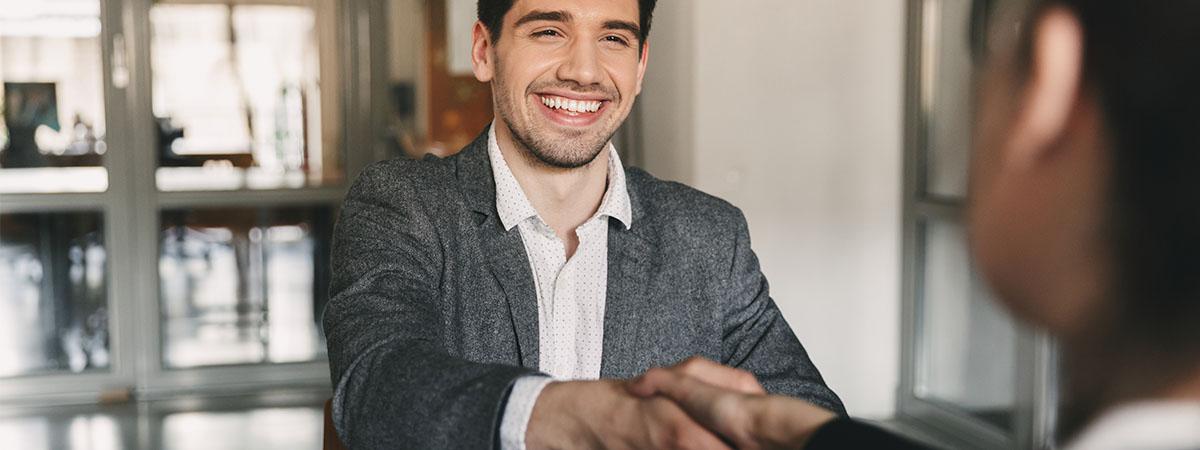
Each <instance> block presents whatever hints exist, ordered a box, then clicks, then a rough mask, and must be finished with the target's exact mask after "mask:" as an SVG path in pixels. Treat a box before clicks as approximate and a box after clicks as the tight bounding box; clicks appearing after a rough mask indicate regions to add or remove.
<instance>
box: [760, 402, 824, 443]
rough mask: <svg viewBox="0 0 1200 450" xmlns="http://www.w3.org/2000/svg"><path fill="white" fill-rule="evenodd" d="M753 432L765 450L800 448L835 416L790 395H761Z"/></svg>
mask: <svg viewBox="0 0 1200 450" xmlns="http://www.w3.org/2000/svg"><path fill="white" fill-rule="evenodd" d="M757 401H758V403H759V404H757V405H754V406H755V407H754V408H753V409H752V410H753V411H755V412H756V413H757V418H756V420H755V421H754V424H755V435H756V436H759V437H760V439H761V442H762V446H763V448H766V449H801V448H804V446H805V445H807V444H808V441H809V439H810V438H812V436H813V434H815V433H816V431H817V430H818V429H819V428H821V427H822V426H824V425H825V424H827V423H829V422H830V421H832V420H833V419H836V418H837V415H835V414H833V413H831V412H829V411H826V410H824V409H821V408H819V407H816V406H812V405H809V404H808V403H806V402H804V401H801V400H796V399H792V398H782V397H760V398H759V399H758V400H757Z"/></svg>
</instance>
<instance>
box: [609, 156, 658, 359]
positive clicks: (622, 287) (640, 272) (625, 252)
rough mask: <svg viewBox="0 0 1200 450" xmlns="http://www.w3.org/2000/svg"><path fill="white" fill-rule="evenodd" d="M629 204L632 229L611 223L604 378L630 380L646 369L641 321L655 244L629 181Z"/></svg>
mask: <svg viewBox="0 0 1200 450" xmlns="http://www.w3.org/2000/svg"><path fill="white" fill-rule="evenodd" d="M626 183H627V185H628V186H629V200H630V204H631V206H632V209H633V223H632V228H631V229H628V230H626V229H625V227H624V226H623V225H622V224H621V222H620V221H619V220H616V219H609V228H608V293H607V294H606V297H607V298H606V299H605V305H604V350H603V351H604V355H603V358H604V359H603V362H602V363H601V364H600V377H601V378H628V377H632V376H635V375H638V374H640V373H641V372H642V371H643V370H645V369H646V367H645V366H646V362H645V358H643V357H642V356H643V355H644V352H642V351H641V349H639V348H638V343H639V342H640V341H641V339H640V333H641V320H642V311H643V310H644V308H645V306H646V304H647V302H648V301H649V298H648V296H647V292H648V289H649V286H648V284H649V283H648V282H647V281H648V279H649V274H650V269H651V267H653V261H652V260H651V258H652V257H653V256H654V254H655V252H654V248H655V245H654V240H653V239H652V237H651V236H648V235H647V234H646V233H644V230H647V229H648V228H647V227H646V223H645V220H646V219H645V217H643V214H642V213H641V212H642V210H641V208H640V205H639V203H638V201H637V195H636V192H634V185H633V184H632V183H630V182H629V181H628V180H627V181H626Z"/></svg>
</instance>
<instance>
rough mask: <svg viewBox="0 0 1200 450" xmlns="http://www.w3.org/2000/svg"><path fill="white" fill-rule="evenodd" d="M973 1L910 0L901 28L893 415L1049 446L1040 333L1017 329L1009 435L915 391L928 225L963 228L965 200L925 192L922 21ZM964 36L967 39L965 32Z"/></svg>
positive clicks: (974, 437)
mask: <svg viewBox="0 0 1200 450" xmlns="http://www.w3.org/2000/svg"><path fill="white" fill-rule="evenodd" d="M952 1H971V0H908V1H907V31H906V40H905V41H906V44H905V45H906V55H907V56H906V73H907V75H906V81H905V84H906V99H905V125H904V127H905V141H904V185H903V190H904V206H903V230H902V246H903V250H902V251H903V260H902V264H901V265H902V275H901V286H902V295H901V297H902V307H901V311H902V320H901V322H902V323H901V364H900V367H901V373H900V386H899V390H898V392H897V405H896V410H897V414H896V415H897V419H898V420H899V421H901V422H902V423H905V424H910V425H912V426H915V427H917V428H919V429H921V430H924V431H927V432H929V433H931V434H933V435H935V436H938V437H940V438H942V439H945V440H946V441H948V442H955V443H957V444H960V445H963V446H967V447H972V448H985V449H991V448H995V449H1001V448H1047V449H1048V448H1053V429H1054V420H1055V408H1056V405H1057V395H1058V390H1057V385H1056V380H1057V365H1056V358H1057V356H1056V349H1055V346H1054V343H1053V342H1052V340H1051V339H1050V338H1049V337H1048V336H1046V335H1045V334H1043V333H1040V332H1036V331H1034V330H1031V329H1028V328H1024V327H1018V337H1017V342H1016V343H1015V344H1016V349H1017V364H1016V366H1017V367H1015V368H1014V370H1016V371H1017V372H1016V377H1015V384H1016V386H1014V392H1013V395H1014V396H1015V398H1014V405H1015V411H1014V430H1013V431H1011V432H1009V431H1006V430H1003V429H1000V428H998V427H996V426H994V425H992V424H989V423H987V422H985V421H983V420H982V419H979V418H977V417H974V416H972V415H971V414H969V413H968V412H967V411H965V410H963V409H961V408H958V407H956V406H954V405H951V404H949V403H946V402H941V401H937V400H933V399H929V398H924V397H922V396H921V395H919V394H920V392H919V390H920V388H921V387H920V382H921V373H920V371H921V368H922V367H923V366H924V363H925V361H926V359H925V358H926V355H925V354H924V346H923V343H924V340H925V329H924V328H923V325H924V323H923V317H924V312H925V311H924V310H923V308H922V305H923V304H924V301H923V300H924V299H923V298H922V292H923V288H924V286H923V283H924V281H923V280H924V276H925V267H924V261H925V257H926V255H925V245H924V244H925V241H924V239H925V237H924V236H925V229H924V227H925V225H924V224H925V223H926V222H930V221H940V222H945V223H950V224H957V225H963V223H964V213H965V209H966V204H965V201H964V200H963V199H955V198H946V197H942V196H935V195H930V194H929V193H927V191H926V187H927V183H926V181H927V179H926V172H927V169H928V168H929V167H930V165H929V154H930V152H929V148H928V140H929V139H928V130H929V125H930V123H931V121H932V120H933V119H935V118H936V116H937V114H938V111H934V110H932V106H926V105H932V104H933V103H932V102H931V101H930V100H931V95H933V92H932V91H933V90H934V89H936V86H935V85H934V84H933V83H931V82H929V80H931V79H932V78H931V76H932V74H933V72H934V71H935V70H936V67H934V64H936V58H932V57H930V55H929V54H928V53H929V52H930V51H931V49H935V47H932V45H931V44H935V43H936V41H937V40H938V39H942V38H943V37H941V36H937V35H936V33H934V32H931V31H930V30H927V29H926V27H925V25H926V18H927V17H929V16H930V15H931V14H938V13H940V11H941V8H942V5H943V4H944V3H945V2H952ZM963 37H964V38H965V37H966V36H963Z"/></svg>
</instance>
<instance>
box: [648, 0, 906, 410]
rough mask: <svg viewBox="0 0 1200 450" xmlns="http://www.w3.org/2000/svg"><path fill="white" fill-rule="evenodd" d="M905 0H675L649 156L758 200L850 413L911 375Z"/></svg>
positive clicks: (658, 31) (794, 298)
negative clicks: (903, 360) (904, 178)
mask: <svg viewBox="0 0 1200 450" xmlns="http://www.w3.org/2000/svg"><path fill="white" fill-rule="evenodd" d="M904 17H905V15H904V2H903V1H902V0H754V1H721V0H664V1H661V2H659V7H658V11H657V13H656V17H655V23H654V27H653V31H652V33H651V41H650V42H651V59H650V69H649V74H648V76H647V80H646V85H645V90H644V92H643V96H642V98H641V102H642V105H643V108H644V114H643V115H642V118H643V130H642V133H643V136H644V144H645V147H644V151H645V155H644V161H645V166H646V168H647V169H648V170H650V171H651V172H652V173H654V174H656V175H659V176H660V177H663V178H669V179H676V180H680V181H684V182H687V183H689V184H692V185H693V186H696V187H697V188H700V189H702V190H704V191H706V192H709V193H712V194H715V195H718V196H720V197H722V198H725V199H726V200H729V201H730V202H732V203H734V204H735V205H737V206H739V207H741V208H742V209H743V211H745V213H746V216H747V219H748V221H749V223H750V230H751V236H752V239H753V245H754V248H755V250H756V251H757V253H758V255H759V258H760V260H761V263H762V266H763V271H764V272H765V273H766V275H767V277H768V279H769V280H770V282H771V284H772V294H773V295H772V296H773V297H774V298H775V300H776V302H777V303H778V304H779V306H780V308H781V309H782V310H783V312H784V314H785V316H786V317H787V319H788V321H789V322H790V323H791V325H792V328H793V329H794V330H795V331H796V334H797V335H798V336H799V337H800V339H801V341H802V342H804V344H805V346H806V347H807V348H808V351H809V353H810V355H811V356H812V358H813V360H814V361H815V362H816V363H817V365H818V367H819V368H820V369H821V370H822V372H823V373H824V375H825V377H826V381H828V382H829V384H830V385H831V386H832V387H833V388H834V389H835V390H836V391H837V392H838V393H839V394H840V395H841V396H842V398H843V400H845V402H846V405H847V407H848V409H849V410H850V412H851V414H854V415H856V416H864V417H872V418H882V417H888V416H890V415H892V413H893V412H894V404H895V388H896V385H897V383H898V380H899V329H900V320H899V312H900V286H899V284H900V281H899V280H900V249H901V247H900V217H901V202H902V197H901V161H902V158H901V151H902V124H903V117H902V114H903V108H902V107H903V78H904V77H903V73H904V72H903V71H904V68H903V65H904Z"/></svg>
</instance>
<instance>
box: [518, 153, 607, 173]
mask: <svg viewBox="0 0 1200 450" xmlns="http://www.w3.org/2000/svg"><path fill="white" fill-rule="evenodd" d="M530 151H531V152H532V153H533V156H534V157H535V158H537V160H538V161H541V162H542V164H545V165H547V166H550V167H554V168H558V169H578V168H580V167H584V166H586V165H588V164H591V163H592V161H595V160H596V157H598V156H600V151H603V148H601V149H600V150H599V151H593V152H591V153H590V156H582V155H579V154H578V153H574V152H570V151H567V152H555V151H550V152H546V151H542V150H538V149H536V148H530ZM562 153H568V154H566V155H564V154H562Z"/></svg>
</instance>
